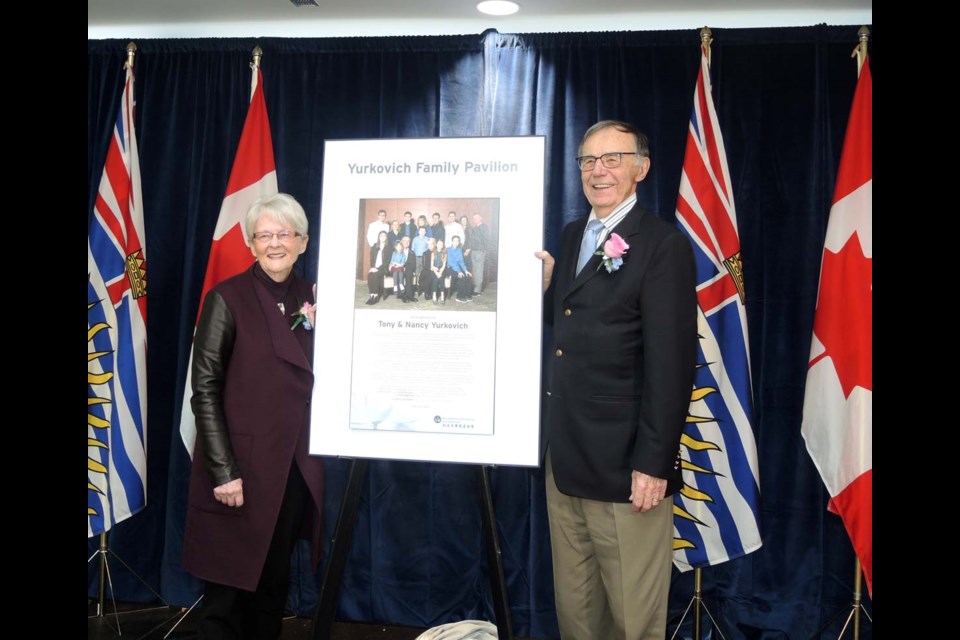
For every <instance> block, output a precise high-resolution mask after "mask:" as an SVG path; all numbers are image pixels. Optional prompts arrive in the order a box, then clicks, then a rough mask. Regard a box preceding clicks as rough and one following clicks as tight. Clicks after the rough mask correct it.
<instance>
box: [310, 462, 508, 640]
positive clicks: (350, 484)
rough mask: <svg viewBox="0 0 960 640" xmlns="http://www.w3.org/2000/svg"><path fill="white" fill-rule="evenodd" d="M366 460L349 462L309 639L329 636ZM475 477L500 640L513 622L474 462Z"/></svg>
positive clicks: (484, 488) (490, 513)
mask: <svg viewBox="0 0 960 640" xmlns="http://www.w3.org/2000/svg"><path fill="white" fill-rule="evenodd" d="M368 467H369V461H368V460H365V459H355V460H354V461H353V462H351V463H350V475H349V477H348V479H347V488H346V490H345V491H344V494H343V502H342V503H341V505H340V515H339V516H338V517H337V525H336V528H335V529H334V531H333V538H332V539H331V540H330V557H329V559H328V561H327V566H326V569H325V570H324V572H323V584H322V585H321V586H320V602H319V604H317V612H316V614H315V615H314V618H313V628H312V629H311V631H310V637H311V638H312V639H313V640H325V639H326V638H329V637H330V632H331V629H332V628H333V621H334V618H335V617H336V615H337V604H338V603H339V602H340V584H341V583H342V581H343V570H344V569H345V568H346V566H347V555H348V554H349V553H350V544H351V542H352V541H353V528H354V526H355V525H356V523H357V509H358V508H359V506H360V494H361V493H362V492H363V483H364V481H365V480H366V478H367V468H368ZM477 477H478V478H479V481H480V506H481V511H482V519H483V538H484V546H485V548H486V550H487V566H488V568H489V571H490V589H491V591H492V592H493V612H494V614H495V615H496V617H497V637H499V638H500V639H501V640H513V625H512V624H511V621H510V605H509V603H508V601H507V587H506V579H505V578H504V575H503V557H502V555H501V551H500V537H499V536H498V535H497V520H496V514H495V512H494V510H493V495H492V494H491V492H490V475H489V470H488V467H485V466H478V467H477Z"/></svg>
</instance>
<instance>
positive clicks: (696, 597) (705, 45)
mask: <svg viewBox="0 0 960 640" xmlns="http://www.w3.org/2000/svg"><path fill="white" fill-rule="evenodd" d="M712 43H713V31H712V30H711V29H710V27H706V26H705V27H703V28H702V29H700V47H701V48H702V49H703V52H704V55H705V56H706V58H707V64H708V65H709V64H710V62H711V49H710V45H711V44H712ZM690 607H693V640H702V637H703V627H702V619H703V612H706V613H707V616H708V617H709V618H710V621H711V622H712V623H713V626H714V628H715V629H716V630H717V633H719V634H720V637H721V638H724V635H723V631H721V630H720V626H719V625H718V624H717V621H716V620H714V619H713V615H711V614H710V610H709V609H707V605H706V603H705V602H704V601H703V569H702V568H701V567H696V568H695V569H694V570H693V597H692V598H691V599H690V603H689V604H688V605H687V609H686V610H685V611H684V612H683V616H681V618H680V622H678V623H677V628H676V629H675V630H674V632H673V635H672V636H670V640H673V638H675V637H676V635H677V633H679V632H680V627H682V626H683V620H684V618H686V617H687V612H688V611H690ZM724 640H726V639H725V638H724Z"/></svg>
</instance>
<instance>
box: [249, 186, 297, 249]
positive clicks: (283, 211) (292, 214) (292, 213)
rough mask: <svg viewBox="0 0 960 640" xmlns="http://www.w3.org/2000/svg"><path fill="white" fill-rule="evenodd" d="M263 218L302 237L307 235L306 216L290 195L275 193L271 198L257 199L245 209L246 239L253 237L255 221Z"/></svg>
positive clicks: (262, 197)
mask: <svg viewBox="0 0 960 640" xmlns="http://www.w3.org/2000/svg"><path fill="white" fill-rule="evenodd" d="M263 216H267V217H268V218H272V219H274V220H276V221H277V222H279V223H280V224H282V225H283V226H285V227H288V228H290V229H293V230H294V231H297V232H299V233H300V234H302V235H304V236H306V235H307V214H306V213H305V212H304V210H303V207H301V206H300V203H299V202H297V201H296V200H295V199H294V197H293V196H291V195H288V194H286V193H275V194H273V195H272V196H261V197H259V198H257V199H256V200H255V201H254V203H253V204H252V205H250V208H249V209H247V217H246V220H245V221H244V223H245V225H246V228H247V237H248V238H252V237H253V230H254V229H255V228H256V226H257V221H258V220H260V218H261V217H263Z"/></svg>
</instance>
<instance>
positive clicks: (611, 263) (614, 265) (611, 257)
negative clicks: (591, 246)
mask: <svg viewBox="0 0 960 640" xmlns="http://www.w3.org/2000/svg"><path fill="white" fill-rule="evenodd" d="M629 248H630V245H628V244H627V243H626V242H624V240H623V238H621V237H620V235H619V234H616V233H611V234H610V237H609V238H608V239H607V241H606V242H604V243H603V249H602V250H601V251H597V253H596V255H598V256H603V262H601V263H600V264H601V265H602V266H604V267H606V268H607V273H613V272H614V271H616V270H617V269H619V268H620V265H622V264H623V256H624V255H625V254H626V253H627V249H629ZM599 268H600V267H597V269H599Z"/></svg>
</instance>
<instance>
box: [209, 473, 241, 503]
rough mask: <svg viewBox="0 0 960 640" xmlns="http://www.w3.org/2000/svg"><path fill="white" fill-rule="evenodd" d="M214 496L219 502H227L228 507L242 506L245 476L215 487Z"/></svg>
mask: <svg viewBox="0 0 960 640" xmlns="http://www.w3.org/2000/svg"><path fill="white" fill-rule="evenodd" d="M213 497H214V498H216V499H217V502H219V503H221V504H225V505H227V506H228V507H242V506H243V478H237V479H236V480H231V481H230V482H227V483H226V484H222V485H220V486H219V487H214V489H213Z"/></svg>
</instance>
